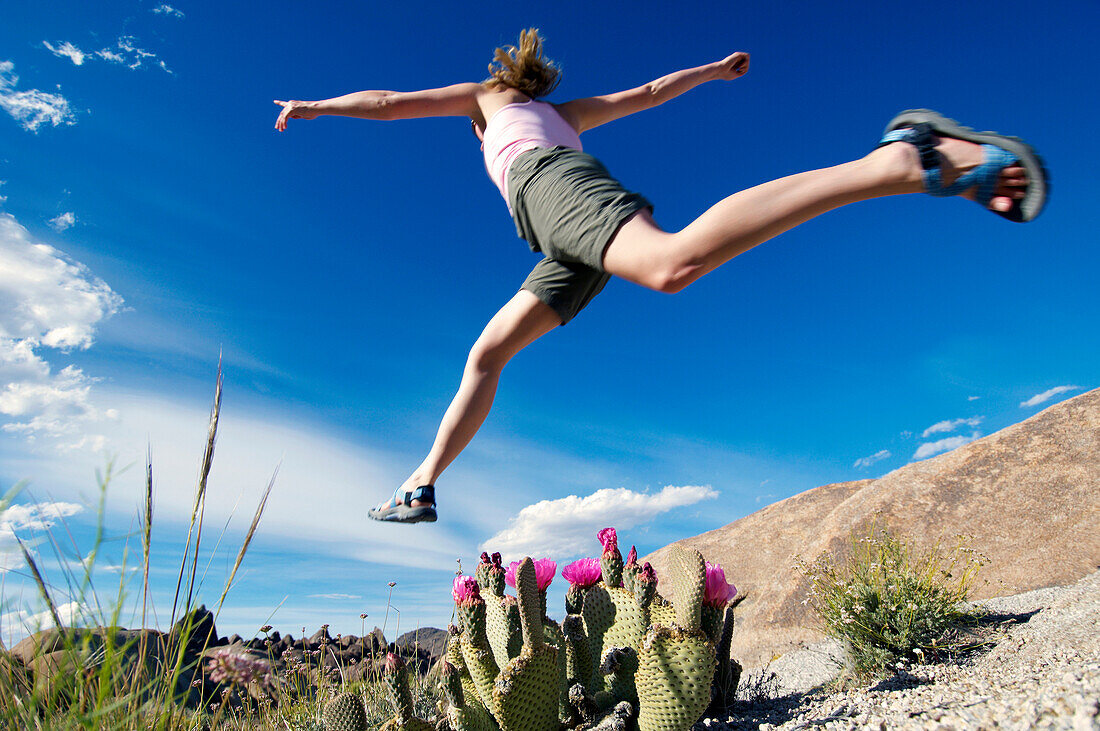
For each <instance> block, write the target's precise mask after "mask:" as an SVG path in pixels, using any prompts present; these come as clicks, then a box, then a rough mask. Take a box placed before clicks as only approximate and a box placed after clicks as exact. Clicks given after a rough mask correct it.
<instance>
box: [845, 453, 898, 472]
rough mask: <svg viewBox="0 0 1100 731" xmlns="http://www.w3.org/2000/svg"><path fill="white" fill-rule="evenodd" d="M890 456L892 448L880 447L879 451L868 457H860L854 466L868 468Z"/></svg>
mask: <svg viewBox="0 0 1100 731" xmlns="http://www.w3.org/2000/svg"><path fill="white" fill-rule="evenodd" d="M890 456H891V455H890V450H889V449H880V450H879V451H877V452H875V453H874V454H872V455H870V456H868V457H860V458H859V459H857V460H856V461H855V463H854V464H853V465H852V466H853V467H857V468H859V469H866V468H868V467H870V466H871V465H873V464H874V463H875V462H880V461H882V460H884V459H886V458H888V457H890Z"/></svg>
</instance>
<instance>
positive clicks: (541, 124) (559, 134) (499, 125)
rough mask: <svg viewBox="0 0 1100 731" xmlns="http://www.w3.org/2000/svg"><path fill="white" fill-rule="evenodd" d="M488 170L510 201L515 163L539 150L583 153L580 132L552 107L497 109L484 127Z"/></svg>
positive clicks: (537, 104)
mask: <svg viewBox="0 0 1100 731" xmlns="http://www.w3.org/2000/svg"><path fill="white" fill-rule="evenodd" d="M482 137H483V138H484V139H483V140H482V142H483V145H482V148H483V150H484V152H485V169H486V170H488V171H489V177H490V178H491V179H492V181H493V182H494V183H495V184H496V186H497V188H499V189H500V194H501V195H503V196H504V201H505V202H507V201H508V168H509V167H510V166H511V164H512V161H513V160H515V159H516V158H517V157H519V156H520V155H521V154H523V153H524V152H527V151H528V150H533V149H535V148H536V147H557V146H559V145H560V146H562V147H571V148H573V149H574V150H580V149H583V148H582V147H581V138H580V135H578V134H577V130H575V129H573V127H572V125H570V124H569V123H568V122H566V121H565V119H563V118H562V116H561V115H560V114H558V110H557V109H554V106H553V105H552V104H548V103H546V102H540V101H535V100H533V99H532V100H531V101H526V102H518V103H516V104H508V105H507V106H503V107H501V108H500V109H498V110H497V111H496V112H495V113H494V114H493V116H492V117H490V118H489V121H488V122H486V123H485V131H484V133H483V134H482Z"/></svg>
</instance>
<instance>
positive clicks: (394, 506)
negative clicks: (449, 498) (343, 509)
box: [367, 485, 437, 523]
mask: <svg viewBox="0 0 1100 731" xmlns="http://www.w3.org/2000/svg"><path fill="white" fill-rule="evenodd" d="M398 489H400V488H398ZM397 496H398V493H396V492H395V493H394V494H393V497H391V498H390V499H389V501H388V502H385V503H381V504H380V505H379V506H378V507H376V508H372V509H370V510H368V511H367V517H369V518H371V519H373V520H381V521H383V522H386V523H434V522H435V521H436V518H437V516H436V513H435V486H434V485H421V486H420V487H418V488H416V489H415V490H413V491H412V492H406V493H405V494H404V495H403V496H402V498H401V502H400V503H399V502H397ZM414 500H420V501H422V502H431V505H418V506H416V507H411V506H412V502H413V501H414Z"/></svg>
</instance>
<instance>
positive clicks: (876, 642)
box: [798, 525, 986, 677]
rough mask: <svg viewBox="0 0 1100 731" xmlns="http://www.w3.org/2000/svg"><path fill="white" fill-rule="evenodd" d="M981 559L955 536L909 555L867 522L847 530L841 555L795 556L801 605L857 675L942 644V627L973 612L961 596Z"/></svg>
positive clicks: (927, 656)
mask: <svg viewBox="0 0 1100 731" xmlns="http://www.w3.org/2000/svg"><path fill="white" fill-rule="evenodd" d="M984 563H986V561H985V559H984V558H983V557H982V556H981V555H980V554H978V553H977V552H976V551H974V550H973V549H972V548H970V546H969V544H968V542H967V540H966V539H965V538H963V537H961V536H960V537H958V538H957V539H956V541H955V544H954V547H953V548H952V549H951V550H943V548H942V546H941V544H940V543H939V542H937V543H936V544H935V545H933V547H932V548H931V549H929V550H927V551H924V552H922V553H919V554H914V552H912V551H911V550H910V548H909V545H908V544H907V543H906V542H905V541H903V540H901V539H899V538H897V537H895V536H893V535H891V534H890V533H889V532H887V531H886V530H877V529H876V528H875V527H874V526H873V525H872V526H871V528H869V529H868V530H867V531H866V532H865V533H863V534H853V535H852V537H851V551H850V554H849V555H848V557H847V559H846V560H844V561H840V560H837V559H834V558H832V557H830V556H829V555H827V554H822V555H821V556H820V557H818V559H817V560H816V561H814V562H813V563H807V562H806V561H804V560H802V559H801V558H800V559H798V566H799V568H800V569H801V571H802V573H803V574H804V575H805V576H806V577H807V578H808V579H809V580H810V592H809V596H807V597H806V599H805V600H804V601H803V604H806V605H808V606H809V607H811V608H812V609H813V610H814V612H815V613H816V614H817V615H818V616H819V617H820V619H821V621H822V623H823V624H824V629H825V632H826V634H828V635H830V636H832V637H836V638H837V639H839V640H840V641H841V642H842V643H843V644H844V647H845V651H846V654H847V660H848V663H849V670H850V671H851V672H852V673H853V674H855V675H856V676H859V677H866V676H873V675H878V674H880V673H882V671H883V670H885V669H886V668H887V667H888V666H889V665H891V664H892V663H894V662H896V661H898V660H901V659H905V660H910V661H930V660H932V659H933V658H934V657H935V656H936V655H937V654H938V653H939V652H941V651H942V650H944V649H948V648H946V647H945V644H944V642H945V638H947V637H948V635H949V633H950V632H951V631H952V630H953V629H954V628H957V627H959V626H960V625H963V624H968V623H970V622H972V620H973V619H974V613H973V612H972V611H970V610H968V609H966V608H965V607H964V606H963V602H965V601H966V600H967V598H968V596H969V594H970V590H971V588H972V587H973V585H974V581H975V579H976V577H977V573H978V570H979V569H980V568H981V566H982V565H983V564H984Z"/></svg>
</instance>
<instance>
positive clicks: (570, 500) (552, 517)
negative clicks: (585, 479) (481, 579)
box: [482, 485, 718, 558]
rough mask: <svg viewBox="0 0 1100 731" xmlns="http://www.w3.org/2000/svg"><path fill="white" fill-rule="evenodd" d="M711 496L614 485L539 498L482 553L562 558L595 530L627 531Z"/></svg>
mask: <svg viewBox="0 0 1100 731" xmlns="http://www.w3.org/2000/svg"><path fill="white" fill-rule="evenodd" d="M715 497H718V492H717V491H715V490H714V489H713V488H711V487H710V486H699V485H685V486H683V487H677V486H674V485H668V486H667V487H665V488H664V489H662V490H661V491H660V492H658V493H655V494H650V493H642V492H635V491H633V490H629V489H627V488H625V487H620V488H616V489H611V488H604V489H602V490H597V491H596V492H594V493H593V494H591V495H588V496H587V497H583V498H582V497H578V496H577V495H570V496H568V497H564V498H560V499H558V500H542V501H540V502H537V503H535V504H534V505H528V506H527V507H525V508H524V509H523V510H521V511H519V515H517V516H516V517H515V518H514V519H513V520H512V523H511V525H509V526H508V527H507V528H505V529H504V530H502V531H500V532H499V533H497V534H496V535H495V536H493V537H492V538H490V539H489V540H487V541H485V543H483V544H482V549H484V550H492V551H500V552H501V553H503V554H505V555H506V556H509V557H513V558H514V557H519V556H525V555H526V556H552V557H555V558H568V557H571V556H576V555H579V554H578V550H579V549H578V547H580V546H591V545H592V544H593V543H594V541H595V535H596V532H597V531H599V530H600V529H601V528H605V527H607V526H614V527H615V528H618V529H624V528H631V527H633V526H636V525H639V524H641V523H647V522H649V521H650V520H652V519H653V518H654V517H656V516H657V515H658V514H660V513H664V512H667V511H669V510H674V509H676V508H682V507H684V506H686V505H693V504H695V503H697V502H699V501H700V500H708V499H711V498H715Z"/></svg>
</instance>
